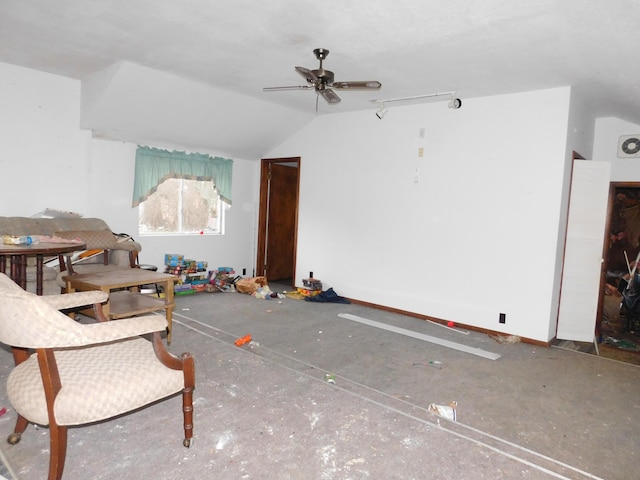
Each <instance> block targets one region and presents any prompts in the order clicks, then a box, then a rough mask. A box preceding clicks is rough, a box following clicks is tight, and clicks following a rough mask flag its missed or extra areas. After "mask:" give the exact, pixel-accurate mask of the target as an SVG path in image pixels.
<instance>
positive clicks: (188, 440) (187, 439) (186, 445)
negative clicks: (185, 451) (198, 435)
mask: <svg viewBox="0 0 640 480" xmlns="http://www.w3.org/2000/svg"><path fill="white" fill-rule="evenodd" d="M191 440H192V439H191V438H185V439H184V442H182V445H184V446H185V447H187V448H189V447H190V446H191Z"/></svg>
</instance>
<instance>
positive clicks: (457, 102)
mask: <svg viewBox="0 0 640 480" xmlns="http://www.w3.org/2000/svg"><path fill="white" fill-rule="evenodd" d="M461 106H462V100H460V99H459V98H452V99H451V101H450V102H449V108H454V109H456V110H457V109H458V108H460V107H461Z"/></svg>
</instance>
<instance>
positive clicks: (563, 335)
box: [556, 160, 611, 342]
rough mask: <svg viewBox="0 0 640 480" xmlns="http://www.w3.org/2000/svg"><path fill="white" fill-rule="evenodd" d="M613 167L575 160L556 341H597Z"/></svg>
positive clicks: (600, 163)
mask: <svg viewBox="0 0 640 480" xmlns="http://www.w3.org/2000/svg"><path fill="white" fill-rule="evenodd" d="M610 173H611V164H610V163H608V162H593V161H589V160H574V163H573V177H572V184H571V198H570V200H569V219H568V223H567V240H566V246H565V256H564V271H563V274H562V289H561V292H560V309H559V312H558V329H557V332H556V338H558V339H562V340H575V341H579V342H591V341H593V339H594V334H595V326H596V318H597V315H598V297H599V293H600V272H601V268H602V262H603V259H602V247H603V240H604V235H605V232H604V230H605V225H606V220H607V202H608V198H609V179H610Z"/></svg>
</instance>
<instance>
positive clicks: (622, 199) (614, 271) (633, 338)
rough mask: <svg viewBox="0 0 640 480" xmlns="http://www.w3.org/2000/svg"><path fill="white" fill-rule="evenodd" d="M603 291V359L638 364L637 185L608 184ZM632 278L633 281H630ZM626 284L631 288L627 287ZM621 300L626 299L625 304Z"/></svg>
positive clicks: (639, 210)
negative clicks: (633, 297) (634, 299)
mask: <svg viewBox="0 0 640 480" xmlns="http://www.w3.org/2000/svg"><path fill="white" fill-rule="evenodd" d="M609 209H610V212H611V216H610V221H609V222H608V224H609V231H608V240H607V242H608V245H607V248H606V251H605V252H606V253H605V258H604V270H605V272H606V273H605V287H604V299H603V301H602V310H601V312H600V315H599V318H600V322H599V325H598V330H599V340H600V343H601V351H602V354H603V355H604V356H607V357H613V358H616V359H617V360H621V361H626V362H629V363H635V364H640V302H638V303H637V304H634V302H632V301H631V300H633V299H632V296H633V295H634V294H636V295H638V298H639V300H640V291H637V292H634V291H633V287H634V285H635V288H636V289H637V290H640V265H638V266H637V267H636V268H635V269H634V267H635V265H636V261H637V260H638V258H640V183H628V182H624V183H623V182H620V183H612V184H611V193H610V200H609ZM633 278H635V279H636V280H635V281H632V279H633ZM629 282H631V283H632V284H631V285H630V284H629ZM625 297H626V298H627V299H626V300H625Z"/></svg>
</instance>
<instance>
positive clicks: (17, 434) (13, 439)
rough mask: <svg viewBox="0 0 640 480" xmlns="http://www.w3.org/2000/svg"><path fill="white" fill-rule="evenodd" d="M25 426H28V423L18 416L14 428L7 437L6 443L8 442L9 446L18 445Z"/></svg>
mask: <svg viewBox="0 0 640 480" xmlns="http://www.w3.org/2000/svg"><path fill="white" fill-rule="evenodd" d="M27 426H29V421H28V420H27V419H26V418H24V417H23V416H22V415H18V418H17V420H16V427H15V428H14V429H13V433H12V434H11V435H9V438H7V442H9V443H10V444H11V445H15V444H16V443H18V442H19V441H20V438H21V437H22V434H23V433H24V431H25V430H26V429H27Z"/></svg>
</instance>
